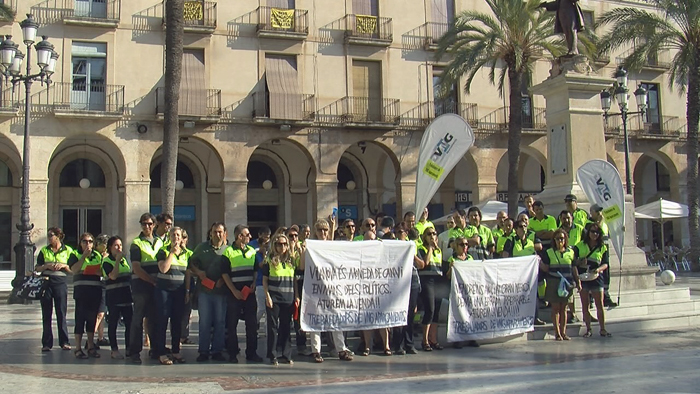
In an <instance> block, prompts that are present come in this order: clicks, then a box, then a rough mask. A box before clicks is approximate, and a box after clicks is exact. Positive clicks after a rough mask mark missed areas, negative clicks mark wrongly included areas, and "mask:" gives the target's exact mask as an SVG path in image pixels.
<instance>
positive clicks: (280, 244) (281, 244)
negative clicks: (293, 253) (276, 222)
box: [275, 242, 287, 246]
mask: <svg viewBox="0 0 700 394" xmlns="http://www.w3.org/2000/svg"><path fill="white" fill-rule="evenodd" d="M275 245H277V246H287V243H286V242H277V243H275Z"/></svg>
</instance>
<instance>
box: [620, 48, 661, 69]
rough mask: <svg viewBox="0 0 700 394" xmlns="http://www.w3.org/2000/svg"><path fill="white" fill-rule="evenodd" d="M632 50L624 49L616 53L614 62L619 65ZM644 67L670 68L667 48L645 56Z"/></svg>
mask: <svg viewBox="0 0 700 394" xmlns="http://www.w3.org/2000/svg"><path fill="white" fill-rule="evenodd" d="M632 52H634V48H632V49H629V50H627V51H625V52H624V53H622V54H620V55H618V56H617V57H616V58H615V62H616V63H617V64H618V65H621V64H623V63H624V62H625V59H627V58H628V57H629V56H630V55H631V54H632ZM643 66H644V67H645V68H647V69H663V70H667V69H670V68H671V59H670V54H669V52H668V51H667V50H663V51H660V52H658V53H655V54H650V55H649V56H647V58H646V60H645V62H644V65H643Z"/></svg>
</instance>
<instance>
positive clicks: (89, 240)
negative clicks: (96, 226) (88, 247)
mask: <svg viewBox="0 0 700 394" xmlns="http://www.w3.org/2000/svg"><path fill="white" fill-rule="evenodd" d="M80 242H82V243H86V244H91V243H93V242H95V241H93V240H91V239H81V240H80Z"/></svg>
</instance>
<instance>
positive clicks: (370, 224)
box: [367, 223, 376, 227]
mask: <svg viewBox="0 0 700 394" xmlns="http://www.w3.org/2000/svg"><path fill="white" fill-rule="evenodd" d="M375 226H376V224H375V223H367V227H375Z"/></svg>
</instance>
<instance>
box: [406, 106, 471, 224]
mask: <svg viewBox="0 0 700 394" xmlns="http://www.w3.org/2000/svg"><path fill="white" fill-rule="evenodd" d="M473 144H474V131H473V130H472V128H471V126H469V123H467V121H466V120H464V119H463V118H462V117H461V116H459V115H455V114H444V115H440V116H438V117H437V118H435V120H433V121H432V122H431V123H430V124H429V125H428V127H427V128H426V129H425V133H424V134H423V138H422V139H421V142H420V153H419V157H418V169H417V171H416V216H419V215H420V212H423V209H424V208H425V207H426V206H428V203H429V202H430V199H431V198H433V195H435V192H437V190H438V188H439V187H440V185H441V184H442V182H443V181H444V180H445V178H446V177H447V175H449V173H450V171H452V168H454V166H455V165H457V163H458V162H459V161H460V160H461V159H462V157H463V156H464V154H465V153H467V150H468V149H469V147H470V146H472V145H473Z"/></svg>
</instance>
